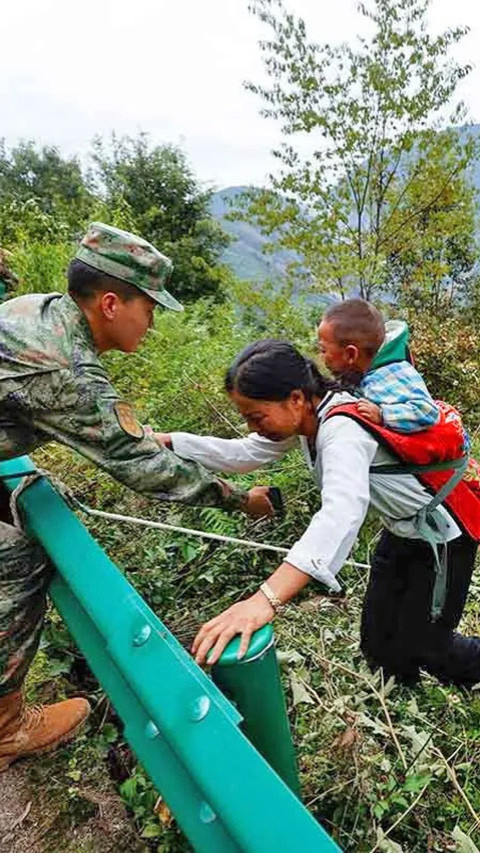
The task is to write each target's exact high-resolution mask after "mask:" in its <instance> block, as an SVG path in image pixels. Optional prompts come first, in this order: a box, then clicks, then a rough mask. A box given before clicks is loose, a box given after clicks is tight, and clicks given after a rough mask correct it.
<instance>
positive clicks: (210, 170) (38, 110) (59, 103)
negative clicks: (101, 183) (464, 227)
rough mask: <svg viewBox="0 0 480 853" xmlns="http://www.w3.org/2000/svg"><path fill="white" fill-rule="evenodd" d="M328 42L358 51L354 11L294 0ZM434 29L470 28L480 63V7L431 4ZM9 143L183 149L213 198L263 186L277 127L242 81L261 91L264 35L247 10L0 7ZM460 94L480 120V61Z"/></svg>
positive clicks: (184, 3) (134, 1)
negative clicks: (143, 138)
mask: <svg viewBox="0 0 480 853" xmlns="http://www.w3.org/2000/svg"><path fill="white" fill-rule="evenodd" d="M286 5H287V8H289V9H291V10H292V11H297V12H298V13H300V14H301V15H302V16H303V17H304V18H305V20H306V22H307V26H308V31H309V34H310V35H311V37H312V38H315V39H316V40H319V41H324V40H325V41H337V42H338V41H353V40H354V39H355V35H356V34H357V33H358V31H359V28H360V27H361V26H362V23H363V22H362V19H361V18H360V16H359V15H358V14H357V12H356V11H355V9H356V3H355V0H286ZM430 20H431V29H432V31H439V30H441V29H444V28H445V27H448V26H454V25H457V24H467V25H468V26H469V27H470V29H471V32H470V34H469V35H468V36H467V37H466V38H465V39H464V40H463V42H462V45H461V46H460V47H459V48H458V50H457V58H458V59H459V60H460V61H462V62H474V61H475V59H476V57H478V56H480V51H479V48H480V3H479V2H478V0H455V2H452V0H432V7H431V14H430ZM0 21H1V47H0V105H1V112H0V115H1V124H0V136H4V137H5V138H6V140H7V142H8V143H9V144H13V143H15V142H17V141H18V139H19V138H21V137H26V138H29V139H34V140H37V141H38V142H41V143H52V144H56V145H58V146H59V147H60V148H61V150H62V151H63V152H65V153H69V154H74V153H80V154H82V155H84V154H85V152H86V151H87V150H88V148H89V143H90V140H91V139H92V137H93V136H94V135H95V134H97V133H100V134H102V135H107V134H109V133H110V132H111V131H112V130H115V131H116V132H117V133H128V134H136V133H137V132H138V131H140V130H141V131H147V132H148V133H149V134H150V135H151V139H152V141H153V142H155V143H160V142H175V143H180V144H181V145H182V146H183V148H184V150H185V151H186V153H187V155H188V158H189V160H190V162H191V164H192V166H193V168H194V169H195V171H196V174H197V176H198V177H199V178H200V179H201V180H202V181H205V182H209V183H211V184H213V185H215V186H216V187H219V188H220V187H225V186H228V185H232V184H246V183H253V184H259V183H261V182H262V181H263V180H264V178H265V176H266V174H267V173H268V171H269V170H270V169H271V168H272V166H274V162H273V161H272V158H271V156H270V153H269V152H270V150H271V148H272V147H273V146H274V145H276V144H277V143H278V140H279V135H278V127H277V125H276V124H275V123H273V122H269V121H266V120H265V119H262V118H261V117H260V116H259V108H260V101H259V99H258V98H256V96H255V95H253V94H251V93H249V92H246V91H245V90H244V89H243V87H242V82H243V81H244V80H246V79H249V80H253V81H258V80H259V79H261V77H262V73H263V72H262V63H261V59H260V51H259V48H258V40H259V38H261V37H262V35H263V34H264V33H265V30H264V28H263V27H262V25H261V24H260V22H258V21H257V20H256V19H255V18H253V17H252V15H251V14H250V13H249V12H248V10H247V0H81V2H78V0H77V2H75V3H72V2H69V0H13V2H7V0H3V2H2V10H1V17H0ZM460 94H461V96H462V97H463V98H464V100H465V101H466V103H467V105H468V107H469V112H470V118H471V119H472V120H474V121H478V120H480V59H479V65H478V66H477V67H475V68H474V70H473V72H472V73H471V75H470V76H469V78H468V80H467V81H465V83H463V84H462V87H461V89H460Z"/></svg>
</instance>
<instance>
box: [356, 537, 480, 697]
mask: <svg viewBox="0 0 480 853" xmlns="http://www.w3.org/2000/svg"><path fill="white" fill-rule="evenodd" d="M446 547H447V560H448V580H447V598H446V602H445V607H444V610H443V613H442V615H441V617H440V618H439V619H438V620H437V621H436V622H433V621H432V620H431V616H430V606H431V601H432V592H433V585H434V580H435V568H434V557H433V553H432V550H431V548H430V546H429V545H428V544H427V543H426V542H423V541H421V540H414V539H401V538H400V537H398V536H394V534H393V533H390V532H389V531H386V530H384V531H383V533H382V537H381V539H380V542H379V544H378V546H377V548H376V551H375V554H374V556H373V559H372V568H371V572H370V578H369V581H368V587H367V592H366V595H365V599H364V603H363V613H362V624H361V649H362V652H363V654H364V655H365V658H366V659H367V661H368V663H369V665H370V667H371V668H372V669H377V668H378V667H383V669H384V673H385V676H386V677H389V676H391V675H394V676H395V677H396V678H397V679H398V680H399V681H403V682H406V683H414V682H415V681H416V680H417V679H418V677H419V671H420V669H424V670H427V671H428V672H430V673H431V674H432V675H435V676H436V677H437V678H439V679H440V680H441V681H443V682H445V683H454V684H464V685H466V686H469V685H470V686H471V685H473V684H475V683H476V682H478V681H480V637H464V636H462V635H461V634H458V633H456V632H455V628H456V627H457V626H458V623H459V621H460V618H461V615H462V612H463V608H464V606H465V601H466V598H467V593H468V587H469V585H470V580H471V577H472V572H473V567H474V561H475V554H476V551H477V544H476V543H475V542H474V541H473V540H472V539H471V538H470V537H469V536H467V535H466V534H463V535H462V536H460V537H459V538H458V539H454V540H453V541H452V542H449V543H448V545H447V546H446Z"/></svg>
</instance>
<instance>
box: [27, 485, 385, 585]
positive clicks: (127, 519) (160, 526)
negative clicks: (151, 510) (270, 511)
mask: <svg viewBox="0 0 480 853" xmlns="http://www.w3.org/2000/svg"><path fill="white" fill-rule="evenodd" d="M39 477H46V478H47V479H48V480H49V481H50V482H51V484H52V485H53V486H54V488H56V489H57V491H58V492H59V493H60V495H61V496H62V497H63V499H64V500H65V501H66V503H67V504H68V505H69V506H71V507H77V508H78V509H79V510H80V511H81V512H83V513H85V515H92V516H95V517H97V518H105V519H107V520H108V521H120V522H123V523H127V524H136V525H139V526H141V527H153V528H155V529H156V530H167V531H168V530H171V531H173V532H174V533H185V534H187V536H198V537H200V538H201V539H213V540H215V541H216V542H225V543H226V544H229V545H241V546H243V547H246V548H253V549H254V550H255V551H273V552H274V553H275V554H283V555H285V554H288V551H289V549H288V548H282V547H280V546H279V545H269V544H267V543H266V542H254V541H253V540H252V539H237V538H236V537H235V536H224V535H223V534H220V533H208V532H207V531H206V530H195V529H193V528H191V527H180V526H179V525H178V524H166V523H165V522H163V521H150V519H148V518H141V517H139V516H136V515H121V514H120V513H117V512H104V511H103V510H101V509H92V507H89V506H87V505H86V504H83V503H81V502H80V501H79V500H78V499H77V498H76V497H75V495H74V493H73V491H72V490H71V489H70V488H69V487H68V486H66V485H65V483H62V481H61V480H60V479H59V478H58V477H56V476H55V475H53V474H51V473H50V471H45V470H44V469H42V468H39V469H38V471H36V472H35V473H34V474H30V475H29V476H26V477H23V478H22V481H21V483H20V484H19V485H18V486H17V487H16V489H15V490H14V492H13V493H12V495H11V497H10V509H11V512H12V516H13V518H14V524H15V526H16V527H19V528H20V529H22V520H21V516H20V513H19V511H18V503H17V501H18V498H19V497H20V494H21V493H22V492H23V490H24V489H25V488H27V486H29V485H30V484H31V483H33V482H35V480H37V479H38V478H39ZM345 565H347V566H354V567H355V568H357V569H369V568H370V564H369V563H357V562H356V560H345Z"/></svg>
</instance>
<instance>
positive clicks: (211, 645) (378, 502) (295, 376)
mask: <svg viewBox="0 0 480 853" xmlns="http://www.w3.org/2000/svg"><path fill="white" fill-rule="evenodd" d="M225 384H226V390H227V392H228V394H229V396H230V398H231V400H232V401H233V403H234V404H235V406H236V407H237V409H238V410H239V412H240V413H241V414H242V416H243V417H244V418H245V420H246V421H247V424H248V426H249V428H250V429H251V430H252V432H251V434H250V435H249V436H247V437H246V438H244V439H219V438H213V437H200V436H194V435H190V434H188V433H173V434H172V435H171V441H172V445H173V449H174V450H175V452H176V453H177V454H178V455H180V456H184V457H186V458H189V459H195V460H196V461H198V462H201V463H203V465H205V466H207V467H209V468H211V469H213V470H223V471H242V472H246V471H251V470H254V469H256V468H258V467H260V466H262V465H264V464H266V463H268V462H270V461H272V460H274V459H278V458H279V457H281V456H282V455H283V454H284V453H286V452H287V451H288V450H289V449H291V448H292V447H293V446H295V445H296V444H297V443H298V441H299V442H300V445H301V447H302V449H303V452H304V454H305V457H306V460H307V464H308V465H309V467H310V468H311V470H312V473H313V475H314V478H315V479H316V481H317V483H318V486H319V488H320V490H321V497H322V504H321V508H320V509H319V511H318V512H317V513H315V515H314V516H313V518H312V520H311V522H310V524H309V526H308V528H307V529H306V530H305V532H304V533H303V535H302V536H301V537H300V539H298V541H297V542H295V544H294V545H293V546H292V548H291V549H290V551H289V553H288V554H287V556H286V558H285V561H284V562H283V563H282V564H281V565H280V566H279V567H278V568H277V569H276V571H275V572H274V573H273V574H272V575H271V576H270V578H269V579H268V581H267V582H266V583H264V584H262V586H261V587H260V589H259V590H258V591H257V592H256V593H254V594H253V595H251V596H250V597H249V598H247V599H245V600H244V601H240V602H238V603H236V604H233V605H232V606H231V607H229V608H228V610H226V611H224V612H223V613H221V614H220V615H219V616H216V617H215V618H214V619H212V620H210V621H209V622H207V623H206V624H205V625H203V627H202V628H201V629H200V631H199V632H198V634H197V637H196V638H195V641H194V644H193V652H194V654H195V656H196V659H197V661H198V662H200V663H203V662H204V661H205V660H206V658H207V655H208V661H209V663H215V661H216V660H218V658H219V656H220V654H221V653H222V651H223V649H224V648H225V646H226V645H227V643H228V642H229V641H230V640H231V639H232V637H234V636H235V635H236V634H241V635H242V639H241V646H240V656H242V655H243V654H244V653H245V651H246V649H247V647H248V643H249V640H250V637H251V634H252V632H253V631H255V630H256V629H258V628H260V627H261V626H262V625H264V624H266V623H267V622H269V621H271V620H272V619H273V617H274V616H275V614H276V613H278V612H280V611H281V609H282V607H283V606H284V605H285V603H286V602H287V601H289V600H290V599H291V598H293V596H295V595H296V594H297V593H298V592H299V591H300V590H301V589H302V588H303V587H304V586H306V584H307V583H309V581H311V580H312V579H316V580H319V581H321V582H322V583H325V584H327V585H328V586H329V587H330V588H331V589H333V590H339V589H340V587H339V585H338V581H337V580H336V575H337V573H338V572H339V570H340V569H341V568H342V565H343V564H344V562H345V560H346V559H347V557H348V554H349V553H350V551H351V548H352V546H353V544H354V542H355V539H356V536H357V534H358V531H359V529H360V527H361V525H362V523H363V521H364V519H365V515H366V513H367V509H368V507H369V506H370V505H371V506H372V507H373V508H374V509H375V510H377V512H378V513H379V514H380V515H381V516H382V520H383V523H384V527H385V529H384V531H383V533H382V537H381V539H380V542H379V545H378V546H377V549H376V552H375V554H374V557H373V560H372V569H371V574H370V579H369V583H368V588H367V592H366V595H365V600H364V605H363V614H362V625H361V647H362V651H363V653H364V655H365V657H366V659H367V661H368V662H369V664H370V665H371V667H372V668H376V667H379V666H382V667H383V668H384V670H385V674H386V675H387V676H390V675H395V676H396V677H397V678H398V679H400V680H403V681H404V682H409V683H413V682H415V681H416V680H417V679H418V677H419V671H420V668H424V669H427V670H428V671H429V672H431V673H432V674H435V675H437V677H439V678H441V679H443V680H445V681H455V682H457V683H462V684H466V685H469V684H470V685H471V684H474V683H476V682H477V681H479V680H480V638H478V637H471V638H467V637H463V636H461V635H460V634H457V633H455V632H454V629H455V628H456V627H457V625H458V622H459V620H460V617H461V614H462V611H463V607H464V604H465V599H466V596H467V592H468V587H469V583H470V578H471V574H472V570H473V564H474V559H475V553H476V543H475V541H474V540H473V539H472V538H471V536H469V535H468V534H467V533H466V532H465V531H464V530H463V531H462V530H461V529H460V527H459V525H458V524H457V522H456V520H454V518H453V517H452V515H451V514H450V512H448V511H447V509H446V508H445V507H444V506H443V505H442V504H441V503H440V504H439V505H438V506H436V507H435V508H433V510H432V512H430V518H431V522H432V524H431V529H430V530H429V533H428V536H427V535H426V534H425V530H424V527H422V525H421V524H419V518H420V517H422V513H421V511H422V509H423V510H425V507H427V506H428V505H429V504H431V501H432V496H431V494H430V493H429V491H427V489H426V488H425V486H424V485H422V483H421V482H420V481H419V480H418V479H417V477H416V476H414V475H413V474H412V473H398V472H396V473H385V472H382V473H378V472H375V471H373V470H371V466H372V465H373V464H374V465H375V466H378V465H385V464H386V465H390V467H391V466H392V463H395V462H396V461H398V459H397V458H396V457H395V456H394V455H393V454H392V452H390V451H389V450H387V449H386V448H385V446H384V445H383V444H382V442H381V441H379V440H378V438H377V437H376V436H375V434H373V433H372V432H371V431H370V430H369V429H368V428H367V426H366V425H365V424H362V423H361V422H359V421H358V420H357V419H356V418H355V417H353V416H348V407H347V409H345V408H343V409H341V410H339V409H338V407H339V406H341V405H342V406H345V404H348V403H352V402H354V401H355V398H354V397H352V396H351V395H350V394H349V393H348V392H346V391H344V390H342V389H341V388H339V387H338V386H337V385H336V384H335V383H334V382H332V381H331V380H329V379H326V378H325V377H323V376H321V374H320V373H319V371H318V370H317V367H316V366H315V364H314V363H313V362H312V361H311V360H310V359H307V358H304V357H303V356H302V355H301V354H300V353H299V352H298V350H296V349H295V347H294V346H293V345H292V344H290V343H288V342H287V341H281V340H274V339H269V340H262V341H257V342H256V343H254V344H251V345H250V346H248V347H247V348H246V349H245V350H243V352H241V353H240V354H239V355H238V356H237V358H236V359H235V361H234V362H233V364H232V365H231V367H230V368H229V370H228V372H227V375H226V383H225ZM333 409H335V411H332V410H333ZM432 429H435V427H432ZM423 517H424V516H423ZM432 536H433V537H434V539H435V541H434V542H433V546H434V547H433V549H432ZM447 543H448V548H447ZM437 546H438V549H439V550H440V552H441V554H442V557H446V560H447V569H446V571H447V575H446V589H444V590H443V599H442V607H441V612H440V614H437V618H432V601H434V599H435V595H436V589H437V587H436V578H437V574H436V570H435V569H436V561H435V555H434V549H435V547H437Z"/></svg>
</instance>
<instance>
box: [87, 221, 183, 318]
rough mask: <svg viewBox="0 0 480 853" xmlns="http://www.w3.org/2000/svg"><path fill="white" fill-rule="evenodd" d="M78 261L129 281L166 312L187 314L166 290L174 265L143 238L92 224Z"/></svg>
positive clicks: (96, 223) (99, 224) (95, 223)
mask: <svg viewBox="0 0 480 853" xmlns="http://www.w3.org/2000/svg"><path fill="white" fill-rule="evenodd" d="M76 257H77V258H78V259H79V260H81V261H83V262H84V263H85V264H88V265H89V266H91V267H94V268H95V269H97V270H100V271H101V272H104V273H105V274H106V275H111V276H113V277H114V278H119V279H121V281H126V282H127V283H128V284H132V285H133V286H134V287H138V289H139V290H141V291H143V293H146V294H147V296H150V297H151V298H152V299H154V300H155V302H158V303H159V304H160V305H163V306H164V308H171V309H172V310H173V311H183V305H181V304H180V302H177V300H176V299H175V298H174V297H173V296H172V295H171V294H170V293H169V292H168V290H165V285H166V284H168V281H169V279H170V277H171V275H172V272H173V264H172V262H171V260H170V259H169V258H167V257H166V256H165V255H162V254H161V253H160V252H159V251H158V249H156V248H155V246H152V244H151V243H147V241H146V240H144V239H143V238H142V237H137V236H136V235H135V234H130V233H129V232H128V231H121V230H120V228H113V226H111V225H104V223H103V222H92V223H91V224H90V225H89V226H88V231H87V233H86V234H85V236H84V237H83V239H82V241H81V243H80V246H79V247H78V250H77V253H76Z"/></svg>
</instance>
